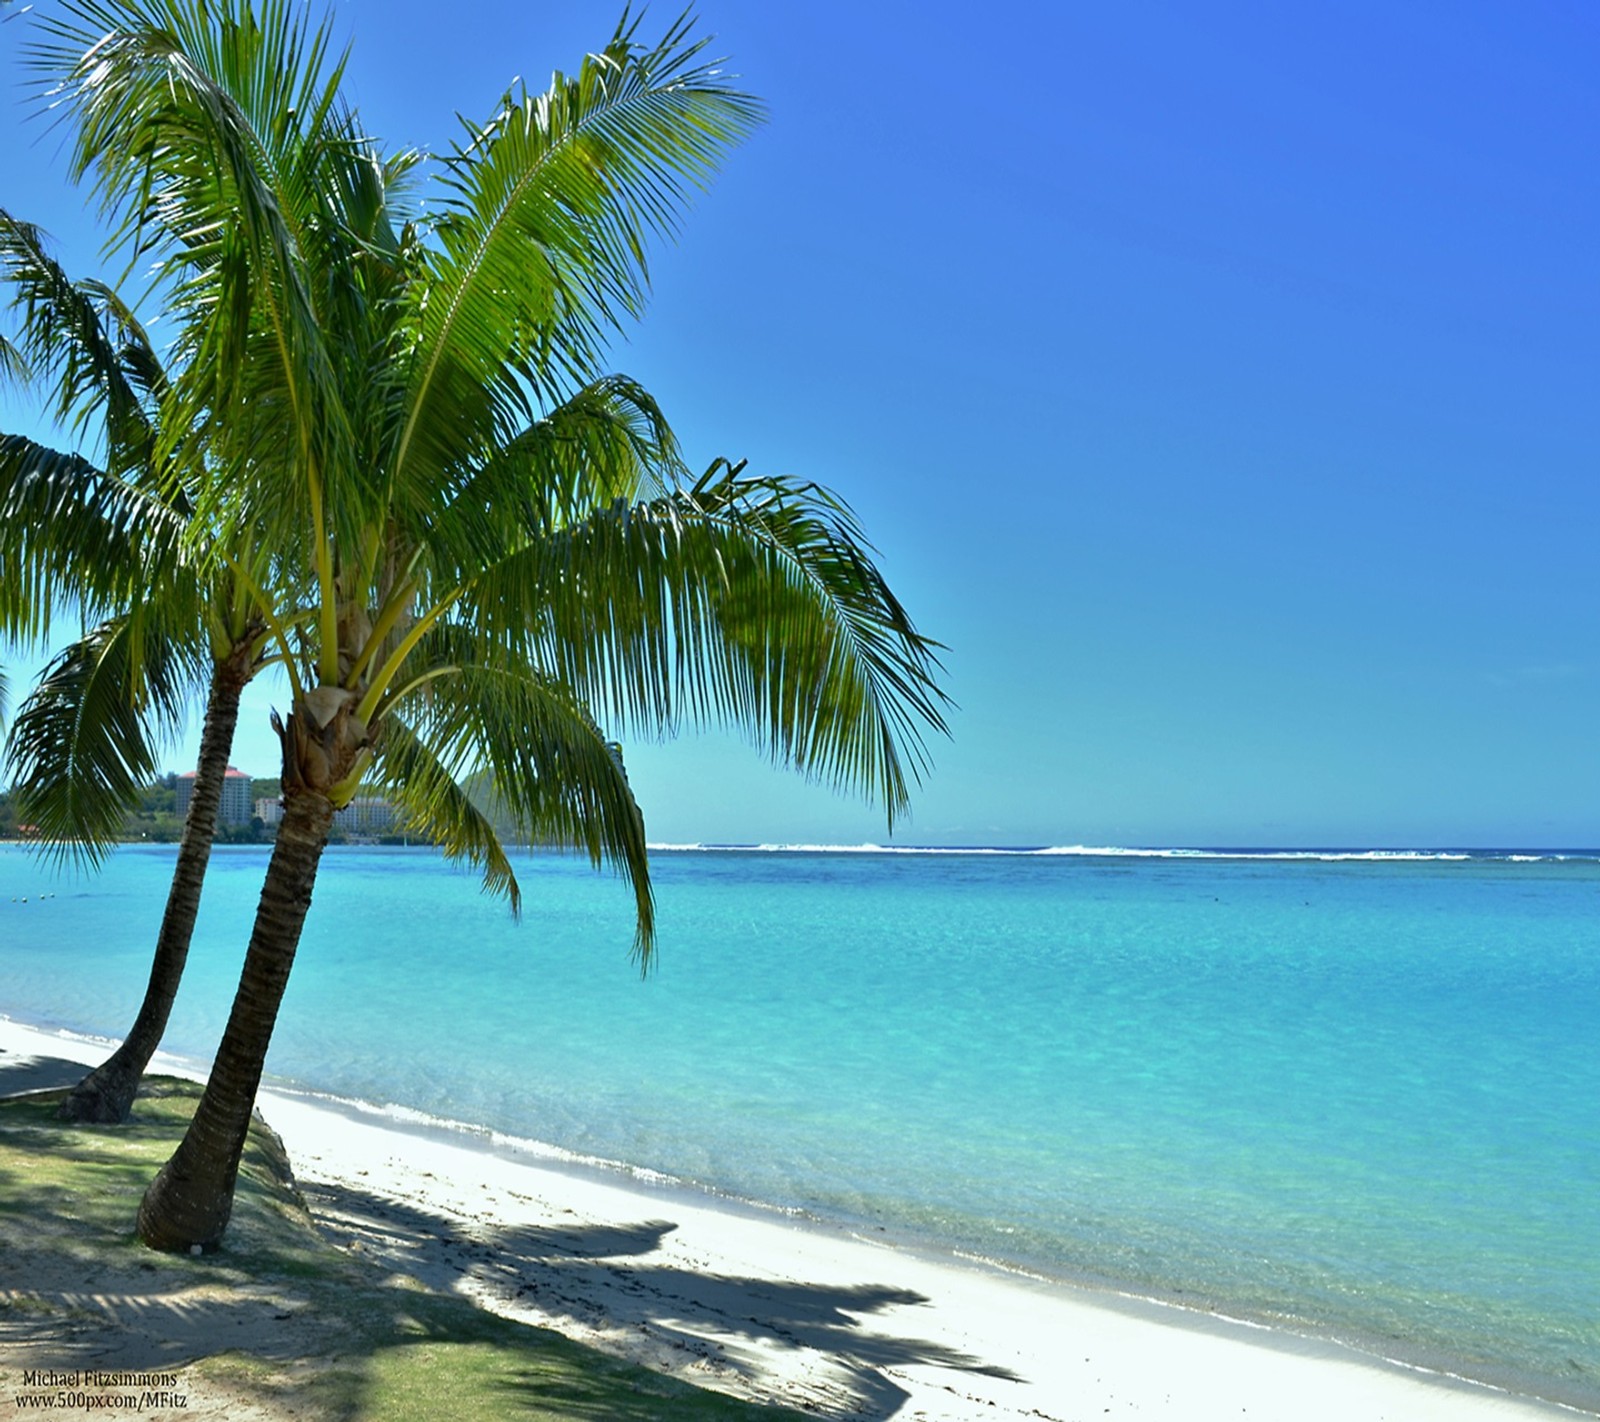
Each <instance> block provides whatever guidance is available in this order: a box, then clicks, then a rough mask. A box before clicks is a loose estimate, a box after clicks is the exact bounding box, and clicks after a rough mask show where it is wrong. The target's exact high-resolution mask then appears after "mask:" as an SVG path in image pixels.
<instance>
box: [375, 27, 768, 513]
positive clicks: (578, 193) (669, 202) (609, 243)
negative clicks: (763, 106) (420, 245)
mask: <svg viewBox="0 0 1600 1422" xmlns="http://www.w3.org/2000/svg"><path fill="white" fill-rule="evenodd" d="M637 31H638V25H637V22H635V21H631V20H630V19H629V18H628V17H627V16H624V19H623V22H622V23H621V24H620V25H619V26H618V29H617V31H616V33H615V35H614V36H613V37H612V40H611V43H610V44H609V45H607V46H606V48H605V49H604V50H602V51H600V52H599V53H597V54H591V55H589V56H588V57H587V58H586V59H585V60H584V62H583V64H582V65H581V66H580V67H579V70H578V72H577V74H576V75H574V76H571V77H567V76H564V75H561V74H557V75H556V76H555V77H554V78H553V79H552V81H551V85H550V87H549V89H547V90H546V91H545V92H544V93H542V94H539V95H531V94H529V93H527V92H525V91H519V92H517V93H513V94H508V95H507V96H506V98H505V100H504V102H503V104H502V107H501V110H500V112H499V113H498V114H496V115H495V116H494V118H492V119H491V120H490V121H489V122H488V123H487V124H485V125H483V126H482V127H481V128H479V127H471V126H469V128H468V131H467V136H466V140H465V142H464V143H462V144H461V145H460V146H458V147H457V149H456V150H455V152H454V153H452V154H451V155H449V157H448V158H447V160H446V168H445V172H444V177H443V186H444V188H445V197H444V200H443V203H442V216H441V217H440V218H439V219H438V220H437V223H436V225H435V229H434V230H435V234H436V236H437V237H438V239H439V242H440V244H441V248H442V250H439V251H437V252H435V253H433V254H432V255H431V257H430V271H429V280H428V281H427V282H426V283H424V284H421V285H419V287H418V294H419V295H421V294H422V293H423V292H425V293H426V303H425V304H421V305H419V311H418V317H417V326H418V333H417V340H416V350H415V359H414V366H413V369H414V377H413V384H412V390H411V396H410V402H409V404H410V409H409V413H408V417H407V423H406V426H405V429H404V431H403V433H402V436H401V441H400V445H399V447H398V449H397V451H396V453H395V469H396V473H397V477H398V478H399V479H401V480H402V481H406V480H410V481H421V482H422V483H424V484H426V483H429V482H432V480H433V479H434V477H435V471H438V470H440V469H444V468H448V467H450V465H451V463H452V462H453V461H455V460H458V459H459V458H460V457H461V455H462V452H463V448H464V447H465V449H466V450H467V451H469V453H470V451H471V450H472V449H473V448H474V447H475V446H476V447H480V448H486V447H488V445H489V444H490V443H491V442H492V441H493V440H494V438H495V437H496V436H498V437H499V438H501V439H504V438H509V437H510V436H511V435H512V434H513V433H514V432H515V431H516V430H518V429H520V428H522V427H523V426H525V425H526V424H528V423H530V422H531V421H532V420H533V419H534V418H536V416H537V411H538V409H539V408H540V407H544V408H548V407H550V406H552V405H555V404H558V403H559V402H560V401H561V400H562V399H563V398H564V396H565V394H566V393H567V392H568V391H570V390H572V389H573V388H575V387H581V386H582V385H584V384H586V383H587V382H588V381H589V380H590V378H591V374H590V373H591V372H592V371H593V370H594V369H595V368H596V365H597V364H598V360H599V356H600V354H601V351H602V348H603V344H604V341H605V339H606V337H607V336H608V335H609V333H610V332H611V331H612V330H613V329H615V328H616V327H617V326H618V325H620V323H621V321H622V319H623V317H625V316H636V315H638V314H639V312H640V310H641V308H642V303H643V295H644V288H645V283H646V280H647V271H648V268H647V264H646V246H647V242H648V240H649V238H650V237H652V236H662V235H670V234H671V233H672V232H673V231H674V229H675V225H676V220H677V214H678V213H679V212H680V211H681V210H682V207H683V201H684V198H685V196H686V194H687V192H688V191H689V190H691V189H693V188H695V187H697V186H701V185H703V184H705V183H706V182H707V181H708V180H709V179H710V177H711V176H712V175H713V173H714V172H715V170H716V168H717V166H718V164H719V163H720V162H721V160H722V158H723V156H724V155H725V154H726V152H727V151H728V150H729V149H730V148H731V147H732V146H733V145H734V144H735V143H737V142H738V141H739V140H740V139H742V138H743V137H744V136H745V135H746V134H747V133H748V132H749V131H750V129H751V128H752V127H753V126H754V125H755V124H756V123H757V122H758V120H759V117H760V106H759V105H758V104H757V102H756V101H755V100H754V99H752V98H750V97H749V96H748V95H746V94H742V93H740V92H739V91H738V90H736V89H734V88H732V87H730V85H729V84H728V83H727V81H726V78H725V77H724V76H722V75H721V74H719V73H718V71H717V70H716V69H715V67H714V66H713V65H711V64H709V63H707V62H704V60H703V58H702V55H703V50H704V41H695V40H692V39H691V38H690V34H689V22H688V20H687V19H685V20H684V21H681V22H680V23H678V24H677V25H674V26H673V27H672V28H671V29H670V30H669V31H668V32H667V34H666V35H665V36H664V37H663V38H662V40H661V42H660V43H659V44H657V45H655V46H654V47H652V48H646V47H644V46H643V45H641V44H639V43H638V42H637Z"/></svg>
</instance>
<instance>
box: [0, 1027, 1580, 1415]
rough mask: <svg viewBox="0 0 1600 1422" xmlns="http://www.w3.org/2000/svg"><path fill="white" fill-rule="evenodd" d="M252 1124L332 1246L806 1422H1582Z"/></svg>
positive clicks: (1305, 1344)
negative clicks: (783, 1407) (283, 1152)
mask: <svg viewBox="0 0 1600 1422" xmlns="http://www.w3.org/2000/svg"><path fill="white" fill-rule="evenodd" d="M104 1051H105V1047H104V1045H103V1044H100V1043H96V1042H88V1041H84V1040H82V1039H80V1038H74V1037H68V1036H61V1035H58V1034H53V1033H47V1032H41V1031H38V1030H36V1029H34V1028H31V1027H27V1026H24V1025H22V1024H19V1023H14V1022H10V1021H6V1020H3V1019H0V1093H9V1092H13V1091H17V1090H24V1089H42V1088H45V1087H52V1086H60V1085H65V1084H68V1083H70V1081H72V1080H76V1073H75V1070H74V1065H73V1064H75V1063H82V1062H90V1061H97V1060H99V1059H100V1058H101V1056H102V1055H103V1053H104ZM157 1067H158V1068H159V1069H162V1070H170V1071H174V1072H176V1073H181V1072H182V1064H181V1063H173V1062H167V1061H158V1063H157ZM260 1109H261V1113H262V1115H263V1116H264V1117H265V1118H266V1120H267V1121H268V1122H269V1123H270V1124H271V1125H272V1126H273V1127H274V1128H275V1129H276V1130H277V1131H278V1132H279V1134H280V1135H281V1136H282V1138H283V1140H284V1142H285V1144H286V1146H287V1148H288V1151H289V1154H290V1158H291V1160H292V1161H293V1165H294V1169H295V1174H296V1178H297V1180H298V1182H299V1184H300V1187H301V1189H302V1190H303V1192H304V1194H305V1196H306V1199H307V1201H308V1203H309V1204H310V1206H311V1208H312V1210H313V1213H314V1215H315V1216H316V1218H317V1220H318V1221H319V1223H320V1225H321V1227H322V1228H323V1230H324V1231H325V1232H326V1234H327V1236H328V1238H329V1239H330V1240H331V1241H332V1242H333V1243H334V1244H336V1245H338V1246H340V1247H343V1248H348V1249H352V1250H356V1251H359V1252H360V1253H361V1254H363V1255H364V1256H366V1257H368V1258H369V1259H371V1260H373V1261H374V1262H375V1263H376V1264H377V1265H379V1266H380V1267H382V1268H383V1269H385V1270H389V1271H392V1272H396V1273H403V1274H407V1275H410V1276H412V1277H414V1278H416V1279H418V1280H421V1281H422V1282H423V1283H425V1284H428V1285H430V1286H432V1287H436V1288H439V1289H447V1290H453V1291H457V1292H460V1293H464V1294H468V1295H470V1296H471V1297H473V1298H474V1299H476V1300H478V1301H479V1302H480V1303H481V1304H482V1305H483V1306H484V1307H486V1308H491V1309H494V1310H495V1311H497V1312H500V1313H503V1314H506V1315H507V1316H510V1317H513V1318H519V1319H526V1320H528V1321H530V1322H535V1323H538V1324H541V1325H544V1326H548V1327H552V1328H555V1329H558V1330H560V1331H561V1332H563V1333H565V1334H567V1335H569V1336H571V1337H573V1338H576V1339H579V1340H581V1341H583V1342H586V1343H590V1344H592V1345H594V1346H596V1347H600V1348H604V1349H606V1350H608V1351H611V1352H613V1353H616V1354H618V1355H622V1356H626V1357H628V1358H631V1359H634V1360H636V1361H639V1362H642V1363H645V1364H646V1365H648V1366H650V1367H653V1368H657V1369H660V1370H662V1371H665V1372H670V1373H672V1374H675V1375H677V1376H680V1377H682V1378H684V1379H686V1380H688V1381H692V1382H695V1383H698V1384H701V1385H704V1386H708V1387H713V1388H719V1389H722V1390H725V1391H728V1392H731V1393H736V1394H739V1395H741V1396H746V1397H750V1398H756V1399H763V1400H769V1401H781V1402H785V1403H788V1404H790V1405H792V1406H796V1407H799V1408H802V1409H805V1410H807V1411H809V1412H812V1413H814V1414H816V1415H819V1416H824V1417H832V1418H873V1419H887V1418H904V1419H929V1420H930V1422H931V1419H951V1422H954V1420H955V1419H977V1418H988V1419H1009V1418H1033V1419H1039V1418H1043V1419H1059V1420H1060V1422H1065V1419H1069V1418H1073V1419H1076V1418H1091V1417H1094V1418H1098V1417H1134V1416H1142V1417H1155V1418H1180V1419H1185V1422H1211V1419H1217V1422H1221V1419H1224V1418H1226V1419H1238V1418H1241V1417H1243V1418H1256V1419H1261V1418H1266V1419H1296V1420H1297V1422H1307V1420H1309V1422H1316V1419H1326V1422H1430V1419H1437V1420H1438V1422H1489V1419H1518V1418H1520V1419H1534V1418H1545V1419H1550V1418H1554V1417H1558V1416H1568V1417H1571V1416H1575V1415H1580V1414H1575V1413H1573V1412H1571V1411H1568V1410H1565V1409H1561V1408H1557V1407H1554V1406H1547V1405H1544V1404H1540V1403H1535V1402H1531V1401H1528V1400H1525V1399H1520V1398H1516V1397H1512V1396H1509V1395H1507V1394H1504V1393H1500V1392H1496V1391H1494V1390H1492V1389H1489V1388H1485V1387H1481V1386H1477V1385H1473V1384H1469V1383H1464V1382H1460V1381H1456V1380H1452V1379H1449V1378H1446V1377H1441V1376H1438V1375H1433V1374H1427V1373H1423V1372H1419V1371H1417V1370H1414V1369H1406V1368H1401V1367H1398V1366H1395V1365H1391V1364H1388V1363H1385V1362H1383V1361H1382V1360H1380V1359H1376V1358H1371V1357H1368V1356H1365V1355H1363V1354H1360V1353H1357V1352H1355V1351H1353V1350H1350V1349H1346V1348H1342V1347H1340V1346H1337V1345H1334V1344H1330V1343H1325V1342H1313V1341H1308V1340H1303V1339H1299V1338H1295V1337H1292V1336H1289V1335H1286V1334H1282V1333H1277V1332H1273V1331H1269V1330H1266V1329H1261V1328H1257V1327H1253V1326H1248V1325H1244V1324H1240V1323H1236V1322H1231V1321H1228V1320H1224V1319H1219V1318H1215V1317H1211V1316H1208V1315H1205V1314H1202V1313H1198V1312H1193V1311H1189V1310H1183V1309H1178V1308H1172V1307H1167V1306H1163V1305H1159V1304H1154V1303H1149V1302H1145V1301H1140V1300H1134V1299H1124V1298H1120V1297H1118V1296H1115V1295H1110V1294H1102V1293H1097V1292H1094V1291H1090V1290H1084V1289H1076V1288H1072V1287H1068V1286H1064V1285H1060V1284H1056V1283H1046V1282H1043V1281H1036V1280H1032V1279H1028V1278H1025V1277H1020V1276H1017V1275H1014V1274H1010V1273H1006V1272H1002V1271H1000V1270H997V1269H991V1268H987V1267H982V1266H979V1265H976V1264H968V1263H966V1262H964V1261H961V1260H959V1259H955V1258H940V1257H933V1256H930V1255H926V1254H919V1253H916V1252H913V1251H909V1250H906V1249H901V1248H896V1247H891V1246H889V1245H887V1244H885V1243H880V1242H875V1241H874V1240H872V1239H868V1238H863V1237H861V1236H859V1235H856V1234H852V1233H849V1232H845V1231H842V1230H838V1229H830V1228H827V1227H824V1226H821V1225H817V1224H815V1223H813V1222H809V1221H801V1220H796V1219H792V1218H789V1217H786V1216H783V1215H780V1214H777V1213H768V1212H765V1211H761V1210H756V1209H752V1208H749V1207H746V1206H742V1205H738V1204H733V1203H725V1202H722V1201H720V1200H718V1199H716V1198H714V1197H712V1196H709V1195H705V1194H702V1193H699V1192H695V1191H690V1190H686V1189H683V1188H681V1187H677V1186H668V1185H657V1184H654V1183H652V1182H651V1181H649V1180H648V1179H641V1178H637V1177H635V1176H631V1175H628V1174H625V1173H622V1172H609V1171H604V1170H598V1169H593V1168H587V1167H579V1166H574V1165H571V1164H569V1163H567V1162H565V1161H564V1160H562V1159H561V1158H560V1157H559V1156H558V1155H556V1154H555V1153H551V1154H549V1155H541V1154H539V1153H537V1152H535V1151H529V1150H513V1149H511V1148H509V1147H507V1146H505V1145H503V1144H499V1145H497V1144H496V1143H495V1142H493V1141H491V1140H490V1139H488V1138H487V1137H477V1136H473V1135H468V1134H466V1133H461V1132H446V1131H441V1130H438V1129H436V1128H430V1127H428V1126H426V1125H425V1124H419V1125H417V1126H416V1127H415V1128H413V1127H411V1126H410V1125H408V1124H405V1123H399V1122H397V1121H396V1120H395V1119H394V1118H393V1117H391V1116H389V1115H386V1114H380V1113H378V1112H376V1111H369V1110H365V1109H362V1108H358V1107H345V1106H342V1105H340V1104H338V1103H331V1102H328V1101H326V1100H323V1099H317V1098H308V1097H303V1096H298V1095H293V1094H289V1093H285V1092H281V1091H264V1092H263V1093H262V1096H261V1099H260ZM29 1283H30V1287H31V1288H33V1289H34V1291H35V1292H38V1291H41V1290H42V1291H46V1292H47V1291H48V1289H49V1287H50V1283H49V1281H41V1280H31V1281H29ZM11 1361H14V1360H11Z"/></svg>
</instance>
